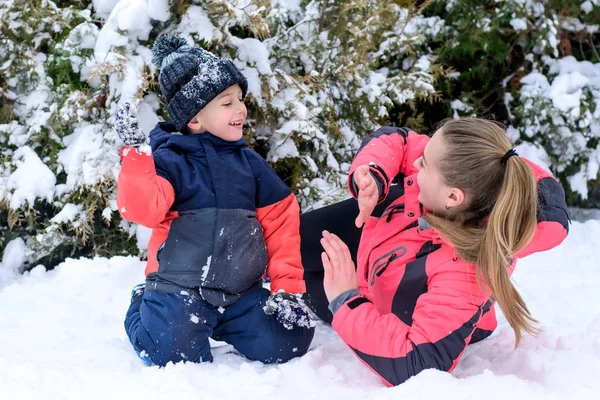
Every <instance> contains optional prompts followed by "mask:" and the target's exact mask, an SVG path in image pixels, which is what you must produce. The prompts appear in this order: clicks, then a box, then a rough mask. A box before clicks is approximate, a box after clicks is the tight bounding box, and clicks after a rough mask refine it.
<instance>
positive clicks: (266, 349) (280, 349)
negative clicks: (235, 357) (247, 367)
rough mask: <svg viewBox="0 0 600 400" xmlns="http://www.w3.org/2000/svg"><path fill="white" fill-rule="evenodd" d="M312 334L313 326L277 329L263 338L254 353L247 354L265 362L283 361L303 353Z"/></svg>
mask: <svg viewBox="0 0 600 400" xmlns="http://www.w3.org/2000/svg"><path fill="white" fill-rule="evenodd" d="M314 335H315V328H300V327H295V328H294V329H292V330H287V329H285V328H284V329H283V330H280V329H277V330H274V331H271V332H270V335H269V336H267V337H265V338H264V344H263V345H262V346H259V350H258V351H257V352H256V353H255V354H249V355H247V356H248V357H249V358H252V359H254V360H257V361H261V362H263V363H265V364H272V363H285V362H288V361H290V360H292V359H294V358H296V357H301V356H303V355H305V354H306V353H307V352H308V349H309V348H310V344H311V343H312V340H313V337H314Z"/></svg>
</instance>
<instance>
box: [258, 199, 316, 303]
mask: <svg viewBox="0 0 600 400" xmlns="http://www.w3.org/2000/svg"><path fill="white" fill-rule="evenodd" d="M256 211H257V219H258V221H259V222H260V224H261V226H262V228H263V235H264V237H265V243H266V244H267V254H268V264H267V274H268V275H269V276H270V277H271V293H275V292H277V291H279V290H280V289H283V290H284V291H285V292H287V293H304V292H306V285H305V283H304V276H303V275H304V269H303V267H302V261H301V256H300V207H299V206H298V202H297V201H296V196H294V194H293V193H291V194H290V195H289V196H287V197H286V198H284V199H283V200H281V201H278V202H277V203H274V204H271V205H269V206H266V207H261V208H257V210H256Z"/></svg>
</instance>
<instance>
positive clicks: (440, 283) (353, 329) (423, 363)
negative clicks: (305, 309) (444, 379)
mask: <svg viewBox="0 0 600 400" xmlns="http://www.w3.org/2000/svg"><path fill="white" fill-rule="evenodd" d="M457 262H458V263H459V264H460V265H459V266H460V268H453V269H452V270H449V269H444V266H443V265H442V266H440V268H437V269H438V270H439V272H437V273H433V274H431V275H430V276H429V281H428V291H427V292H426V293H424V294H422V295H421V296H419V298H418V301H417V303H416V307H415V309H414V312H413V315H412V324H411V325H408V324H407V323H405V322H403V321H402V320H401V319H400V318H399V316H397V315H395V314H393V313H389V314H381V313H380V312H379V311H378V310H377V308H376V307H375V305H373V304H372V303H371V302H370V301H369V300H368V299H367V298H365V297H362V296H359V297H355V298H353V299H351V300H349V301H347V302H346V303H345V304H344V305H342V307H341V308H340V309H339V310H338V311H337V312H336V313H335V315H334V318H333V324H332V326H333V328H334V329H335V331H336V332H337V333H338V334H339V335H340V337H341V338H342V340H343V341H344V342H345V343H346V344H347V345H348V346H349V347H350V349H351V350H352V351H353V352H354V353H355V354H356V356H357V357H358V358H359V359H360V360H361V361H362V362H363V363H364V364H366V365H367V366H368V367H369V368H370V369H371V370H372V371H373V372H375V373H376V374H378V375H379V376H380V377H381V378H382V379H383V380H384V381H385V382H386V384H388V385H390V386H394V385H399V384H401V383H403V382H404V381H406V380H407V379H409V378H410V377H412V376H414V375H417V374H418V373H419V372H421V371H423V370H425V369H430V368H434V369H438V370H442V371H451V370H452V369H454V367H455V366H456V365H457V363H458V360H459V359H460V357H461V356H462V354H463V352H464V350H465V348H466V346H467V345H468V343H469V341H470V340H471V336H472V334H473V332H474V331H475V329H476V326H477V323H478V322H479V320H480V319H481V317H482V316H483V314H485V313H486V312H487V311H488V310H489V309H490V307H491V302H489V301H488V300H487V299H486V298H485V297H484V296H483V295H482V293H481V290H479V288H478V286H477V282H476V279H475V273H474V269H472V270H473V272H467V271H470V270H471V269H467V268H465V264H464V263H462V262H461V261H457Z"/></svg>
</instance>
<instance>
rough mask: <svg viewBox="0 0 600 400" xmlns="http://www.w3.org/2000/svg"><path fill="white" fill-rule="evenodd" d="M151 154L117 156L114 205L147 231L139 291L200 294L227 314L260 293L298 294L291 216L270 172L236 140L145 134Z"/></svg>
mask: <svg viewBox="0 0 600 400" xmlns="http://www.w3.org/2000/svg"><path fill="white" fill-rule="evenodd" d="M150 145H151V147H152V154H146V153H144V152H141V151H139V150H136V149H134V148H132V147H128V146H125V147H123V149H122V152H121V155H122V168H121V172H120V174H119V179H118V195H117V205H118V207H119V211H120V213H121V215H122V216H123V217H124V218H125V219H127V220H129V221H132V222H136V223H138V224H141V225H143V226H147V227H149V228H152V236H151V238H150V242H149V245H148V263H147V265H146V271H145V272H146V289H147V290H152V289H156V290H162V291H168V292H174V293H179V292H180V291H181V289H182V288H199V290H200V294H201V295H202V297H203V298H204V299H205V300H206V301H208V302H209V303H211V304H213V305H215V306H227V305H230V304H232V303H233V302H235V301H236V300H237V299H239V298H240V297H241V296H243V295H244V294H245V293H248V292H249V291H251V290H254V289H256V288H259V287H261V285H262V277H263V276H264V274H265V272H266V273H267V274H268V275H269V277H270V278H271V291H272V292H273V293H274V292H277V291H279V290H280V289H283V290H284V291H286V292H288V293H304V292H305V291H306V289H305V284H304V281H303V279H302V275H303V268H302V263H301V258H300V233H299V224H300V218H299V211H300V210H299V206H298V203H297V201H296V197H295V196H294V194H293V193H292V192H291V191H290V189H289V188H288V187H287V186H286V185H285V184H284V183H283V182H282V181H281V180H280V179H279V178H278V177H277V175H276V174H275V172H274V171H273V169H272V168H271V167H270V166H269V164H268V163H267V162H266V161H265V160H264V159H263V158H261V157H260V156H259V155H258V154H257V153H255V152H254V151H253V150H252V149H250V148H249V147H248V144H247V143H246V142H245V141H244V140H243V139H240V140H238V141H235V142H228V141H225V140H222V139H220V138H218V137H216V136H214V135H212V134H210V133H203V134H198V135H182V134H181V133H179V132H177V130H176V128H175V125H174V124H172V123H159V124H158V125H157V127H156V128H154V129H153V130H152V132H150Z"/></svg>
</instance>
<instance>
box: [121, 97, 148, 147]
mask: <svg viewBox="0 0 600 400" xmlns="http://www.w3.org/2000/svg"><path fill="white" fill-rule="evenodd" d="M114 126H115V131H116V132H117V136H118V137H119V140H120V141H121V143H122V144H123V145H125V146H133V147H139V146H141V145H144V144H146V143H147V139H148V138H147V137H146V134H145V133H144V132H143V131H142V130H141V129H140V128H139V126H138V121H137V118H136V116H135V114H134V113H133V111H132V110H131V105H130V104H129V103H124V104H121V106H119V111H117V115H116V116H115V125H114Z"/></svg>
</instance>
